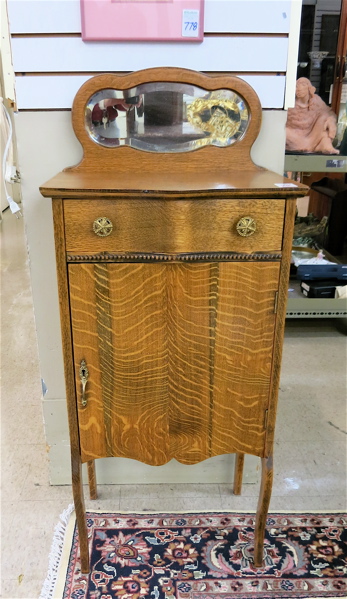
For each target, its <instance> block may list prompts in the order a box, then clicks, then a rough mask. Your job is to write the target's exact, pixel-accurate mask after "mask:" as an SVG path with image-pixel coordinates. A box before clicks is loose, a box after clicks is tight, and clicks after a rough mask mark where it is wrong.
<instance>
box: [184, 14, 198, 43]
mask: <svg viewBox="0 0 347 599" xmlns="http://www.w3.org/2000/svg"><path fill="white" fill-rule="evenodd" d="M199 13H200V11H199V10H187V9H185V10H184V11H183V18H182V37H198V36H199Z"/></svg>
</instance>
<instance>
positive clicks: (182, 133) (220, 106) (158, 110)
mask: <svg viewBox="0 0 347 599" xmlns="http://www.w3.org/2000/svg"><path fill="white" fill-rule="evenodd" d="M249 121H250V110H249V107H248V104H247V102H246V101H245V99H244V98H243V97H242V96H241V95H239V94H238V93H236V92H235V91H232V90H230V89H217V90H213V91H208V90H206V89H203V88H201V87H198V86H196V85H191V84H187V83H177V82H172V81H169V82H168V81H162V82H149V83H144V84H140V85H138V86H136V87H133V88H130V89H126V90H119V89H112V88H108V89H101V90H98V91H97V92H96V93H94V94H93V95H92V96H91V97H90V98H89V100H88V102H87V104H86V108H85V126H86V130H87V132H88V134H89V136H90V137H91V139H92V140H93V141H95V142H96V143H97V144H100V145H102V146H105V147H114V146H131V147H133V148H136V149H138V150H145V151H147V152H189V151H192V150H196V149H198V148H200V147H203V146H208V145H214V146H219V147H226V146H230V145H231V144H234V143H235V142H236V141H238V140H240V139H242V137H243V136H244V134H245V132H246V130H247V127H248V125H249Z"/></svg>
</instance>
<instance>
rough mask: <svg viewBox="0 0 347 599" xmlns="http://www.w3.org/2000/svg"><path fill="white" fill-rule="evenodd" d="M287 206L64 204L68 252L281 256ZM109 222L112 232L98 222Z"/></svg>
mask: <svg viewBox="0 0 347 599" xmlns="http://www.w3.org/2000/svg"><path fill="white" fill-rule="evenodd" d="M284 207H285V201H284V200H127V199H125V200H123V199H120V200H119V199H117V200H116V199H114V200H112V199H110V200H98V199H95V200H83V201H78V200H64V219H65V234H66V250H67V252H68V253H69V254H86V253H87V254H95V253H99V252H112V253H114V252H120V253H123V252H150V253H152V252H153V253H185V252H246V253H251V252H273V251H280V250H281V247H282V229H283V219H284ZM244 217H250V218H251V219H252V222H251V224H250V226H249V227H248V228H247V223H246V226H244V227H243V229H242V223H241V225H239V226H241V231H240V232H239V231H238V229H237V226H238V223H240V221H241V219H242V218H244ZM104 218H106V219H107V221H106V227H105V226H104V225H105V221H102V220H101V221H100V220H98V219H104ZM94 223H95V224H94ZM243 224H245V223H243ZM254 229H255V230H254ZM105 233H106V235H105ZM242 233H250V235H246V236H243V235H242Z"/></svg>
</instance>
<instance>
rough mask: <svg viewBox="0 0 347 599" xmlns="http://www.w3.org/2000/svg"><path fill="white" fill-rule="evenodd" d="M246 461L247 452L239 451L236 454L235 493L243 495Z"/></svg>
mask: <svg viewBox="0 0 347 599" xmlns="http://www.w3.org/2000/svg"><path fill="white" fill-rule="evenodd" d="M244 461H245V454H244V453H237V454H236V456H235V472H234V495H241V488H242V475H243V464H244Z"/></svg>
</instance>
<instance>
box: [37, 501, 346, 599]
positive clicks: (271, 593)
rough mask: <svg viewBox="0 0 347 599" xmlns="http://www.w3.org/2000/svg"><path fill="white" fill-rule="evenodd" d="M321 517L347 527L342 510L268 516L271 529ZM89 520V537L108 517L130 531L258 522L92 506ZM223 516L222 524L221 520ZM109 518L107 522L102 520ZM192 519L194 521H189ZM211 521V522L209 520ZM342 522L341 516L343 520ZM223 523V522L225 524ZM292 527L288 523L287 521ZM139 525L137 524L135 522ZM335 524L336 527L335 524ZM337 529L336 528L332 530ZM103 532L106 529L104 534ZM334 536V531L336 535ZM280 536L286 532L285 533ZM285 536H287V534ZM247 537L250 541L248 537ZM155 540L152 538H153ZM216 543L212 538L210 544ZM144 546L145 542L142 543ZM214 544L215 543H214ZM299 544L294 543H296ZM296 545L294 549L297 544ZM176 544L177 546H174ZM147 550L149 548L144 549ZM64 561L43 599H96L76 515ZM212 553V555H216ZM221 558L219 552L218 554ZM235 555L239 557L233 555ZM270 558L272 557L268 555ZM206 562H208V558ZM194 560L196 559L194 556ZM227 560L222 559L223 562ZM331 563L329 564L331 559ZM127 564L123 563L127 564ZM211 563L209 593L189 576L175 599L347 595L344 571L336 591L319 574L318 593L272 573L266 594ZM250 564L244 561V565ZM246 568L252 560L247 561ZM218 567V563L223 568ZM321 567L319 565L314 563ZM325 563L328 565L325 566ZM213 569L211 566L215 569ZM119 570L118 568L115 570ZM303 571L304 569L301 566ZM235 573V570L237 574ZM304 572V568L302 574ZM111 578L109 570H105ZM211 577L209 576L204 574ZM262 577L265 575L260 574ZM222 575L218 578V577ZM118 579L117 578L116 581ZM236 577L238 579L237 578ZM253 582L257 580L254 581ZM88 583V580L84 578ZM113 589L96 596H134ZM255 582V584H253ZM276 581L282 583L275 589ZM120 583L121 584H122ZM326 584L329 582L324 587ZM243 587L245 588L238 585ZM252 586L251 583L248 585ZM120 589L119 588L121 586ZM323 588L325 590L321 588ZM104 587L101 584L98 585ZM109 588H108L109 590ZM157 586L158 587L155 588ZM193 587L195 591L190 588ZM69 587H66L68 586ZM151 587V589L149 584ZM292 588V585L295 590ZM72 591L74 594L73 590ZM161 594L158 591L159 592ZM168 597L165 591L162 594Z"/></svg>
mask: <svg viewBox="0 0 347 599" xmlns="http://www.w3.org/2000/svg"><path fill="white" fill-rule="evenodd" d="M318 516H320V520H321V519H322V518H323V519H328V518H330V519H331V522H337V520H336V519H337V518H340V519H341V518H342V519H344V520H342V521H343V522H344V525H346V523H347V519H346V518H347V516H345V515H344V514H341V512H340V511H337V512H333V511H330V512H327V513H323V512H317V511H311V512H309V513H308V512H297V513H295V512H290V513H289V512H288V511H283V512H279V511H277V512H275V513H270V514H269V515H268V527H269V526H270V527H271V526H278V525H279V524H281V523H282V524H283V523H285V522H286V521H287V520H288V519H290V524H292V525H293V526H295V524H296V525H297V526H298V525H300V524H301V525H302V519H306V520H307V519H309V518H311V519H312V522H318V520H317V517H318ZM87 518H88V524H89V530H90V533H91V534H90V537H92V536H93V534H92V530H93V529H94V522H93V520H95V519H96V524H97V528H100V526H101V528H102V525H103V524H104V525H105V526H106V525H108V524H109V523H110V522H108V521H109V520H113V519H115V520H116V525H115V526H116V527H117V528H119V529H120V530H121V529H124V528H126V529H127V532H129V530H128V529H129V526H130V527H131V525H132V523H133V524H134V523H135V524H138V523H136V520H139V519H140V520H141V521H142V522H143V525H144V527H145V528H146V530H147V528H148V526H149V528H150V527H151V526H152V527H153V530H154V528H158V526H159V528H160V526H161V527H162V528H163V527H164V526H165V528H166V527H168V528H170V527H171V528H173V527H175V526H176V528H177V523H178V522H180V523H181V524H182V526H183V525H187V523H188V524H189V526H193V523H194V525H196V526H198V525H199V526H200V527H201V526H202V527H204V526H208V525H209V523H212V524H211V526H216V525H217V526H223V524H225V525H226V526H228V525H229V526H232V525H234V524H235V523H236V520H235V519H239V520H241V522H242V523H244V524H245V525H247V526H252V525H254V520H255V514H254V513H252V512H249V511H247V512H246V511H245V512H242V511H241V510H238V511H237V512H235V513H231V512H229V511H228V512H222V511H218V510H214V511H201V510H199V511H191V512H190V511H184V512H182V511H181V512H172V511H171V512H163V513H158V512H156V513H153V512H149V511H145V512H140V511H137V512H136V513H134V512H118V511H117V512H108V511H104V510H100V511H99V510H90V511H89V510H88V511H87ZM218 518H219V519H220V520H219V521H218V522H217V520H216V519H218ZM185 519H187V523H185V522H184V520H185ZM104 520H105V522H103V521H104ZM158 520H160V525H159V524H158ZM148 521H151V524H148ZM188 521H189V522H188ZM207 521H208V522H207ZM340 522H341V520H340ZM221 523H222V524H221ZM285 525H287V524H285ZM135 528H136V526H135ZM331 528H332V527H331ZM332 530H333V528H332ZM344 530H346V527H345V526H344ZM99 534H101V533H99ZM331 534H332V533H331ZM280 536H281V535H280ZM282 536H283V535H282ZM146 538H148V537H146ZM244 540H245V541H246V540H247V539H244ZM248 541H249V538H248ZM151 542H153V541H151ZM211 543H212V542H210V544H211ZM140 544H141V543H140ZM159 544H163V543H159ZM212 544H213V543H212ZM294 545H295V543H294ZM294 545H293V547H294ZM172 546H173V545H172ZM139 548H140V550H141V547H140V545H139ZM142 550H144V549H142ZM167 551H170V549H168V550H167ZM61 553H62V555H61V560H60V561H61V563H60V568H59V575H58V578H57V581H56V584H55V589H54V592H53V590H52V592H51V593H48V594H44V595H41V597H40V599H70V598H71V599H75V598H76V599H77V598H78V599H85V598H86V597H88V599H89V598H90V599H94V595H93V593H92V594H88V595H86V594H85V593H84V592H83V590H82V589H83V585H84V586H85V587H86V586H87V585H86V580H87V577H86V576H85V575H81V574H80V573H79V576H77V578H76V568H75V566H76V564H77V563H78V555H77V554H78V545H77V540H76V526H75V518H74V515H73V516H72V517H71V518H70V521H69V523H68V524H67V527H66V534H65V542H64V549H63V551H62V552H61ZM270 553H271V551H269V554H270ZM211 555H212V554H211ZM219 557H220V556H219ZM234 557H235V556H234ZM70 558H71V559H72V561H73V563H74V564H75V566H73V567H72V566H71V567H70V570H69V571H68V567H69V561H70ZM205 558H206V559H205V562H206V563H208V558H207V554H205ZM269 559H271V557H270V558H269ZM206 560H207V561H206ZM191 561H192V560H191ZM222 561H223V560H222ZM328 563H329V562H328ZM345 564H346V566H347V561H345ZM123 565H124V564H123ZM209 565H210V570H209V571H210V572H212V575H210V576H209V578H206V579H205V580H206V582H208V592H207V591H206V589H203V586H204V585H202V584H201V581H200V582H199V580H198V579H197V580H193V581H192V580H190V581H187V583H185V582H184V581H182V583H181V584H180V585H176V586H177V588H176V591H175V594H176V599H218V598H220V599H229V598H230V597H235V598H236V597H237V598H239V599H241V598H242V599H243V598H246V597H247V599H259V598H260V597H261V599H265V597H272V598H277V597H288V599H299V598H300V599H301V598H302V599H303V598H304V597H308V598H309V599H323V597H329V598H330V599H341V598H342V597H346V591H345V590H343V589H342V587H340V588H339V587H338V584H339V581H342V576H341V572H339V573H338V575H339V578H336V579H334V580H335V581H337V582H336V584H337V586H336V587H335V589H334V588H333V587H332V586H331V584H328V583H329V582H330V580H329V579H328V582H327V579H326V578H324V576H323V577H322V576H321V575H318V576H317V579H316V580H317V581H318V582H317V583H315V584H314V585H313V586H314V588H316V592H317V595H315V594H314V588H312V589H311V590H310V591H309V592H308V591H307V589H306V590H305V583H303V586H302V588H301V589H300V584H298V585H297V588H296V589H294V592H291V588H290V587H291V582H287V583H285V582H283V580H284V579H283V578H281V577H280V576H281V575H280V576H279V578H278V581H276V580H275V578H274V576H272V579H273V583H271V584H269V585H268V586H269V590H268V592H267V591H266V589H265V588H264V589H263V590H262V591H261V594H259V592H260V591H259V589H258V591H256V589H255V590H254V591H255V592H254V593H253V592H252V588H251V587H249V588H248V591H247V590H245V588H246V586H245V583H244V582H243V585H238V584H236V583H234V582H233V584H229V582H230V579H228V580H226V579H223V578H221V580H218V568H217V570H216V571H215V572H214V573H213V564H212V562H211V560H210V562H209ZM244 565H245V564H244ZM325 565H326V566H327V565H328V564H327V563H326V564H325ZM246 566H247V563H246ZM218 567H219V566H218ZM315 567H316V566H315ZM322 567H323V564H322ZM74 568H75V574H72V570H73V569H74ZM108 568H110V574H113V573H111V570H112V566H110V565H109V564H107V565H106V568H105V569H106V571H108ZM211 568H212V569H211ZM114 570H115V568H114ZM298 572H299V569H298ZM345 572H347V567H346V569H345ZM235 573H236V572H235V571H234V574H235ZM299 573H300V572H299ZM77 574H78V566H77ZM194 574H196V573H194ZM93 575H94V576H96V574H95V573H94V574H93ZM98 575H99V574H98ZM106 576H107V574H106ZM205 576H206V574H205ZM241 576H242V580H243V581H244V576H243V575H241ZM259 577H260V575H259ZM110 578H112V576H110ZM120 578H121V579H122V580H125V578H124V577H120ZM67 579H69V580H70V583H71V584H70V583H69V584H70V590H66V587H68V586H69V584H67V585H66V580H67ZM78 579H79V581H80V587H79V592H76V588H77V587H76V584H75V587H74V591H73V592H72V584H73V580H74V581H75V583H76V580H78ZM216 579H217V580H216ZM117 580H118V579H117ZM160 580H161V582H163V581H164V586H163V588H161V591H163V592H164V593H165V597H167V598H168V599H169V598H170V599H173V597H174V594H173V590H172V588H170V586H167V587H165V583H166V584H169V581H168V580H167V581H166V580H164V578H163V577H162V578H161V579H160ZM233 580H234V581H235V577H234V579H233ZM236 580H237V573H236ZM253 580H254V579H253ZM83 581H85V582H83ZM280 581H282V587H281V586H279V584H277V583H279V582H280ZM221 582H222V587H221V584H220V583H221ZM112 584H113V589H114V591H115V592H116V594H114V593H113V592H112V594H111V595H110V594H108V593H105V592H104V593H102V592H101V594H100V592H99V591H98V592H99V594H96V595H95V598H96V597H99V596H100V599H113V597H117V598H119V599H129V597H131V594H130V595H129V597H128V596H127V594H126V593H125V591H124V589H123V587H122V588H121V586H122V585H121V584H120V583H118V582H117V581H115V582H113V583H112ZM253 584H255V583H254V582H253ZM276 584H277V587H276ZM286 584H287V585H288V588H287V589H286V588H285V585H286ZM117 585H118V586H117ZM324 585H325V586H324ZM178 586H180V589H178ZM241 586H242V589H241V588H239V587H241ZM248 586H249V585H248ZM116 587H117V588H116ZM319 587H320V588H319ZM98 588H99V587H98ZM105 588H106V587H104V589H105ZM156 588H157V587H156ZM188 588H189V589H190V590H189V592H188ZM64 589H65V590H64ZM147 590H148V588H147ZM145 591H146V585H145V584H143V585H142V591H141V592H140V595H139V599H142V597H143V598H144V597H146V592H145ZM292 591H293V589H292ZM71 593H72V594H71ZM156 594H157V595H156ZM148 596H150V597H154V599H159V595H158V592H157V591H156V592H154V594H153V591H152V594H151V595H147V597H148ZM163 596H164V595H163Z"/></svg>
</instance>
